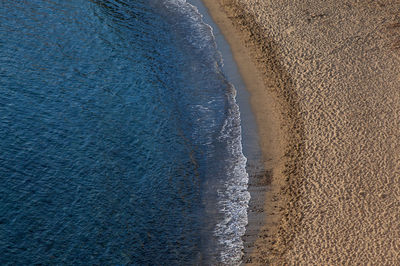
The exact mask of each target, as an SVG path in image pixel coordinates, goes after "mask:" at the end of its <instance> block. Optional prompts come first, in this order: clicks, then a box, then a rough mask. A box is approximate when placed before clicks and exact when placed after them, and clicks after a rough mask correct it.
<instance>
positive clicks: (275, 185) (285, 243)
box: [203, 0, 400, 265]
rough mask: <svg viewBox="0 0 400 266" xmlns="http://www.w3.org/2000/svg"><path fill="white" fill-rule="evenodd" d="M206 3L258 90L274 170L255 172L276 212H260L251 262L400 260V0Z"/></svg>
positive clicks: (248, 255)
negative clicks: (393, 0)
mask: <svg viewBox="0 0 400 266" xmlns="http://www.w3.org/2000/svg"><path fill="white" fill-rule="evenodd" d="M203 3H204V4H205V6H206V7H207V8H208V10H209V13H210V15H211V17H212V18H213V20H214V21H215V23H216V24H217V25H218V26H219V28H220V30H221V32H222V33H223V34H224V36H225V37H226V39H227V40H228V43H229V44H230V46H231V48H232V53H233V55H234V58H235V61H236V63H237V64H238V67H239V71H240V73H241V75H242V77H243V79H244V81H245V84H246V87H247V89H248V90H249V92H250V94H251V106H252V109H253V111H254V114H255V116H256V120H257V124H258V128H259V135H260V144H261V149H262V152H263V160H264V167H265V170H266V171H265V173H264V175H262V176H261V177H258V178H257V177H254V178H252V180H250V187H251V186H253V185H252V184H258V185H259V188H261V190H263V191H264V192H265V198H264V200H265V204H264V206H263V209H262V210H259V211H260V212H263V213H264V214H265V219H264V220H263V221H262V222H260V220H257V219H255V216H254V214H252V212H250V213H249V225H248V226H247V228H246V230H247V232H248V233H246V236H245V237H244V241H245V246H246V248H245V256H244V259H243V263H248V264H256V265H260V264H261V265H265V264H272V265H282V264H296V263H297V264H305V265H308V264H321V265H324V264H366V263H372V264H380V265H381V264H396V261H397V262H398V258H400V227H398V226H396V224H398V220H399V219H400V217H399V215H398V214H399V213H400V186H399V184H400V141H399V140H400V120H399V119H398V117H400V75H399V72H398V69H400V46H399V43H400V18H399V16H398V14H399V13H400V3H399V2H396V1H395V2H390V3H389V2H388V3H383V2H382V3H381V2H362V1H356V2H354V1H345V2H344V3H337V2H335V1H328V2H326V1H320V2H318V1H317V2H313V3H308V2H303V1H294V2H291V3H290V4H287V3H286V4H285V3H281V2H271V1H256V2H253V1H250V0H240V1H239V0H218V1H212V0H203ZM260 184H264V185H265V184H267V187H262V186H260ZM256 186H257V185H256ZM268 187H269V188H268ZM249 190H250V189H249ZM250 193H251V192H250ZM258 195H261V194H258ZM252 196H254V195H252ZM256 197H257V196H256ZM251 209H252V206H250V207H249V210H251ZM260 223H261V224H260Z"/></svg>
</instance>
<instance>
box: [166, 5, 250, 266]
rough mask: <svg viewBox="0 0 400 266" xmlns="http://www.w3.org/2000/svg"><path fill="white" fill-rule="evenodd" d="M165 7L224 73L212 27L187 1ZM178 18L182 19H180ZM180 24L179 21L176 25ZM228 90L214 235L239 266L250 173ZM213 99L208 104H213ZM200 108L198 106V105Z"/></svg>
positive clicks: (224, 258)
mask: <svg viewBox="0 0 400 266" xmlns="http://www.w3.org/2000/svg"><path fill="white" fill-rule="evenodd" d="M163 6H164V7H165V8H167V9H170V10H173V11H174V13H178V14H179V15H180V16H181V19H182V17H184V18H186V20H188V21H190V31H188V32H190V34H187V35H185V38H186V40H187V41H188V43H190V45H191V46H193V51H194V52H196V50H197V51H203V52H204V50H206V51H205V52H204V55H206V56H210V58H209V59H210V60H212V61H213V62H215V63H214V64H212V66H213V67H215V71H217V72H219V73H221V75H222V71H221V68H222V66H223V63H222V56H221V53H220V52H219V51H218V49H217V45H216V41H215V36H214V35H213V30H212V27H211V26H210V25H208V24H206V23H205V22H204V21H203V19H202V15H201V14H200V13H199V11H198V9H197V7H195V6H193V5H191V4H190V3H188V2H186V0H165V1H163ZM178 18H179V17H178ZM177 23H178V22H177ZM226 84H227V87H229V88H228V90H227V94H226V97H227V98H228V105H229V107H228V113H227V116H226V119H225V121H224V124H223V127H222V129H221V131H220V132H219V135H218V141H219V142H221V143H224V144H225V145H224V146H225V147H226V149H227V151H226V152H225V153H226V154H228V156H227V157H226V158H225V161H224V162H221V163H224V164H225V166H224V167H225V168H224V169H225V174H224V177H223V178H222V179H223V184H222V185H221V186H219V187H220V188H219V190H218V208H219V211H220V213H221V214H222V217H223V218H222V220H221V221H218V223H217V225H216V228H215V230H214V235H215V237H216V238H217V239H218V243H219V246H220V247H219V253H220V254H219V259H218V260H219V261H220V262H221V263H223V264H226V265H239V264H240V263H241V258H242V255H243V241H242V236H243V235H244V233H245V227H246V225H247V223H248V218H247V208H248V204H249V201H250V193H249V192H248V190H247V187H248V173H247V172H246V162H247V158H246V157H245V156H244V155H243V152H242V136H241V120H240V112H239V106H238V104H237V103H236V90H235V88H234V86H233V85H232V84H230V83H229V82H228V81H226ZM212 101H213V100H211V101H209V103H212ZM196 106H197V105H196ZM197 107H198V112H200V113H204V115H207V110H208V109H207V107H206V106H197Z"/></svg>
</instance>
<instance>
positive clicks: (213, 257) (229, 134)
mask: <svg viewBox="0 0 400 266" xmlns="http://www.w3.org/2000/svg"><path fill="white" fill-rule="evenodd" d="M221 64H222V61H221V58H220V54H219V53H218V50H217V48H216V47H215V42H214V40H213V35H212V32H211V29H210V28H209V27H208V26H207V25H206V24H204V23H203V22H202V20H201V16H200V14H198V13H197V11H196V9H195V8H194V7H193V6H191V5H189V4H187V3H186V2H185V1H183V0H164V1H162V0H150V1H149V0H132V1H129V0H109V1H106V0H103V1H100V0H90V1H89V0H72V1H61V0H30V1H1V2H0V90H1V93H0V178H1V183H0V219H1V220H0V254H1V255H0V264H1V265H8V264H10V265H28V264H106V265H110V264H111V265H129V264H142V265H143V264H169V265H173V264H196V263H216V262H224V263H237V262H238V260H239V258H240V255H241V254H240V249H241V247H242V243H241V240H240V236H241V235H242V234H243V233H244V231H243V230H244V224H245V223H246V222H247V220H246V219H247V216H246V208H245V207H246V206H247V202H248V193H247V191H246V187H247V175H246V172H245V170H244V165H245V158H244V157H243V154H242V152H241V144H240V118H239V114H238V109H237V105H236V104H235V102H234V90H233V88H232V85H231V84H229V82H228V81H227V80H226V79H225V77H224V75H223V74H222V73H221Z"/></svg>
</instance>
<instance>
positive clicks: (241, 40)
mask: <svg viewBox="0 0 400 266" xmlns="http://www.w3.org/2000/svg"><path fill="white" fill-rule="evenodd" d="M202 2H203V3H204V5H205V6H206V8H207V9H208V13H209V14H210V15H211V17H212V19H213V21H214V22H215V23H216V24H217V26H218V27H219V29H220V31H221V32H222V34H223V35H224V37H225V38H226V40H227V42H228V44H229V45H230V47H231V51H232V54H233V57H234V60H235V62H236V64H237V65H238V68H239V72H240V74H241V76H242V79H243V80H244V83H245V86H246V90H247V91H249V93H250V95H251V96H250V103H251V109H252V110H253V113H254V115H255V117H256V121H257V127H258V130H259V132H258V133H259V136H260V146H261V150H262V157H263V159H262V160H263V162H262V164H263V167H264V169H263V171H262V173H259V172H256V173H250V177H249V189H248V190H249V192H250V194H251V202H250V205H249V209H248V210H249V212H248V219H249V223H248V225H247V226H246V234H245V236H244V237H243V241H244V246H245V249H244V257H243V261H242V263H255V262H260V263H264V262H267V261H270V257H271V255H272V254H274V255H273V256H275V257H278V256H279V255H282V254H283V253H284V252H285V250H286V249H287V248H288V245H287V242H288V240H289V238H290V235H292V232H291V230H293V229H294V228H295V227H296V226H297V224H298V222H299V221H298V217H296V213H295V208H290V209H289V208H286V205H287V204H288V203H290V204H295V203H296V202H297V201H298V199H299V193H298V191H297V187H298V186H299V177H298V168H299V164H300V163H301V162H300V161H298V159H299V158H300V152H301V151H300V146H299V145H298V143H301V138H302V135H301V131H302V128H301V127H302V122H301V121H300V119H299V118H298V117H297V113H298V111H297V108H296V106H297V103H296V102H295V101H296V99H295V98H296V96H295V95H294V93H293V90H292V89H291V88H288V87H289V86H290V85H291V83H292V81H291V79H290V77H289V76H288V74H287V73H284V72H283V71H282V68H281V66H280V65H279V62H278V59H277V58H276V54H274V51H270V52H269V53H264V51H261V49H263V48H264V47H259V46H257V44H255V43H253V40H254V37H255V35H257V34H261V32H259V33H257V32H254V31H252V30H253V29H254V28H255V27H257V26H256V25H254V24H251V23H248V21H251V20H250V19H248V18H247V17H246V15H244V14H238V13H237V11H238V10H234V9H232V8H231V7H228V6H226V8H227V9H225V10H223V8H222V6H221V5H220V4H219V3H218V2H216V1H213V0H202ZM228 14H229V15H231V16H229V15H228ZM246 19H248V20H246ZM258 30H259V29H258ZM259 38H261V35H260V36H259ZM269 45H270V46H271V47H273V45H274V44H273V43H272V42H271V43H270V44H269ZM260 48H261V49H260ZM256 58H257V59H256ZM260 62H269V63H270V69H265V67H264V66H263V65H262V63H261V64H260ZM250 171H251V169H250ZM287 177H290V181H288V180H287V179H286V178H287ZM283 217H285V218H286V219H285V220H284V221H282V218H283ZM265 250H268V252H270V255H267V256H266V255H265Z"/></svg>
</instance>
